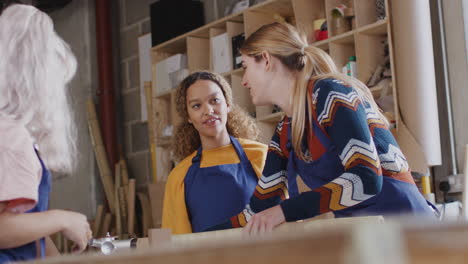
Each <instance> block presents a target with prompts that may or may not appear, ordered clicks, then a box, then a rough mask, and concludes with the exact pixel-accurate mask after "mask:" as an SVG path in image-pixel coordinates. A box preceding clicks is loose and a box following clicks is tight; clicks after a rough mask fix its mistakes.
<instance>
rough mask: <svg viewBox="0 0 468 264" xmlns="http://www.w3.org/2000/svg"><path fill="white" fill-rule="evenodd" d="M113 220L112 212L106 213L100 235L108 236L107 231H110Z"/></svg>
mask: <svg viewBox="0 0 468 264" xmlns="http://www.w3.org/2000/svg"><path fill="white" fill-rule="evenodd" d="M111 221H112V215H111V214H110V213H106V216H104V222H103V223H102V230H101V233H100V235H99V236H98V237H104V236H106V234H107V232H109V231H110V225H111Z"/></svg>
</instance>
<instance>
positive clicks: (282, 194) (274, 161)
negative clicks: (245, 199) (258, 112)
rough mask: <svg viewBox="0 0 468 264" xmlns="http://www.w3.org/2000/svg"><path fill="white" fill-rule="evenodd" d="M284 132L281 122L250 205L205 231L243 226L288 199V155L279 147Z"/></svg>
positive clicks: (283, 123)
mask: <svg viewBox="0 0 468 264" xmlns="http://www.w3.org/2000/svg"><path fill="white" fill-rule="evenodd" d="M285 120H286V119H285ZM286 131H287V127H286V125H285V121H284V120H283V121H281V122H280V123H279V124H278V125H277V127H276V129H275V133H274V134H273V137H272V139H271V142H270V145H269V147H268V153H267V157H266V162H265V164H266V165H265V167H264V169H263V173H262V176H261V177H260V179H259V181H258V184H257V186H256V187H255V191H254V193H253V195H252V197H251V198H250V203H249V204H248V205H247V206H246V207H245V209H244V210H243V211H242V212H240V213H239V214H238V215H235V216H233V217H231V218H230V219H228V220H227V221H225V222H224V223H221V224H219V225H216V226H213V227H211V228H209V229H208V230H206V231H210V230H220V229H228V228H235V227H242V226H245V225H246V224H247V222H248V221H249V220H250V217H251V216H252V215H253V214H255V213H258V212H260V211H263V210H265V209H268V208H270V207H273V206H275V205H278V204H279V203H281V201H283V200H284V199H286V198H288V197H289V194H288V189H287V182H288V180H287V174H286V169H287V162H288V153H283V151H282V149H285V148H284V146H283V148H282V147H281V144H282V143H286V141H285V139H284V137H287V134H286ZM281 138H283V139H281ZM286 140H287V139H286Z"/></svg>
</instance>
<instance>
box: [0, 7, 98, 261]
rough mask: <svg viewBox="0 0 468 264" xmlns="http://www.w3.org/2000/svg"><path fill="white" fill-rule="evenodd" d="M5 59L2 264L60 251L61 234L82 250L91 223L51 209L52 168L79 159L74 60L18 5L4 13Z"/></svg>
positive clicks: (34, 13)
mask: <svg viewBox="0 0 468 264" xmlns="http://www.w3.org/2000/svg"><path fill="white" fill-rule="evenodd" d="M0 58H1V59H0V136H1V140H0V226H1V228H0V263H3V262H8V261H17V260H28V259H34V258H36V257H39V258H41V257H44V256H45V255H46V249H47V253H57V250H56V248H55V246H54V245H53V243H52V242H51V240H50V238H49V236H50V235H51V234H54V233H56V232H62V233H63V234H64V235H65V237H66V238H68V239H69V240H71V241H73V242H74V243H75V244H76V245H77V248H76V251H78V252H81V251H82V250H84V249H85V247H86V244H87V241H88V240H89V239H90V238H91V230H90V227H89V224H88V222H87V220H86V217H85V216H84V215H82V214H79V213H75V212H69V211H64V210H48V200H49V191H50V183H51V174H50V171H49V169H50V170H52V171H54V172H61V173H69V172H71V171H72V170H73V164H74V160H75V156H76V146H75V138H76V137H75V128H74V124H73V119H72V114H71V110H70V103H69V102H68V100H67V86H66V84H67V83H68V82H69V81H70V80H71V79H72V77H73V76H74V74H75V71H76V67H77V63H76V59H75V57H74V55H73V54H72V52H71V50H70V48H69V47H68V45H67V44H66V43H65V42H64V41H63V40H62V39H61V38H60V37H59V36H58V35H57V33H56V32H55V31H54V28H53V23H52V20H51V19H50V17H48V16H47V15H46V14H45V13H43V12H41V11H39V10H37V9H36V8H35V7H32V6H28V5H20V4H13V5H9V6H7V7H6V8H4V10H3V12H2V13H1V15H0ZM36 252H37V253H36Z"/></svg>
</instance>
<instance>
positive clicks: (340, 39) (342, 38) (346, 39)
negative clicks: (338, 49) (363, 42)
mask: <svg viewBox="0 0 468 264" xmlns="http://www.w3.org/2000/svg"><path fill="white" fill-rule="evenodd" d="M354 33H356V31H354V30H352V31H348V32H346V33H343V34H340V35H336V36H334V37H332V38H330V39H329V42H330V43H336V44H346V45H348V44H352V45H354Z"/></svg>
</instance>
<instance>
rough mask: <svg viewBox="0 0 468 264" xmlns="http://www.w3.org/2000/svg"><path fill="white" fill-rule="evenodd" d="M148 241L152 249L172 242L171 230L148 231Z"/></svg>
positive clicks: (154, 229) (156, 229)
mask: <svg viewBox="0 0 468 264" xmlns="http://www.w3.org/2000/svg"><path fill="white" fill-rule="evenodd" d="M148 241H149V245H150V247H157V246H160V245H161V244H163V243H170V242H171V229H169V228H153V229H150V230H148Z"/></svg>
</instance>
